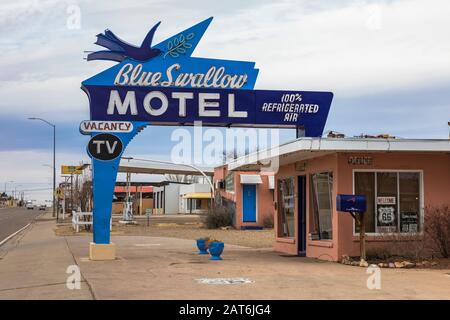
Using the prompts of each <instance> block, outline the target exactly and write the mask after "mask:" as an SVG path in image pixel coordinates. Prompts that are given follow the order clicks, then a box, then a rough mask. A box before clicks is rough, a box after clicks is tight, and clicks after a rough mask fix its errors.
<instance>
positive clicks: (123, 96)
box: [80, 17, 333, 244]
mask: <svg viewBox="0 0 450 320" xmlns="http://www.w3.org/2000/svg"><path fill="white" fill-rule="evenodd" d="M211 20H212V17H211V18H209V19H206V20H204V21H202V22H200V23H198V24H196V25H194V26H192V27H190V28H188V29H186V30H184V31H182V32H180V33H178V34H176V35H174V36H172V37H170V38H168V39H166V40H164V41H162V42H160V43H158V44H156V45H152V40H153V35H154V33H155V31H156V29H157V27H158V26H159V23H158V24H156V25H155V26H154V27H153V28H152V29H151V30H150V31H149V32H148V34H147V35H146V37H145V39H144V41H143V42H142V44H141V45H140V46H134V45H130V44H128V43H126V42H125V41H122V40H121V39H120V38H119V37H117V36H116V35H115V34H114V33H113V32H112V31H110V30H105V32H104V33H102V34H98V35H97V41H96V42H95V44H97V45H99V46H102V47H103V48H105V49H106V50H100V51H96V52H92V53H90V54H88V56H87V60H88V61H90V60H110V61H116V62H118V63H117V64H115V65H113V66H112V67H110V68H108V69H106V70H104V71H102V72H100V73H99V74H97V75H95V76H93V77H91V78H89V79H87V80H85V81H83V82H82V86H81V87H82V89H83V90H84V91H85V92H86V94H87V95H88V98H89V104H90V120H86V121H83V122H82V123H81V125H80V132H81V133H83V134H88V135H91V140H90V142H89V145H88V148H87V150H88V154H89V155H90V156H91V158H92V165H93V195H94V228H93V231H94V243H97V244H107V243H109V242H110V235H109V219H110V216H111V202H112V196H113V190H114V184H115V180H116V176H117V168H118V165H119V162H120V156H121V154H122V153H123V151H124V150H125V148H126V146H127V145H128V143H129V142H130V141H131V139H132V138H133V137H134V136H135V135H136V134H137V133H138V132H139V131H140V130H141V129H142V128H144V127H146V126H148V125H172V126H174V125H175V126H177V125H193V124H194V122H197V121H201V122H202V124H203V125H206V126H219V127H231V126H247V127H248V126H252V127H269V128H298V127H302V128H303V129H304V132H305V135H306V136H311V137H312V136H321V135H322V133H323V129H324V126H325V122H326V119H327V116H328V111H329V109H330V105H331V101H332V98H333V94H332V93H331V92H313V91H282V90H254V86H255V82H256V78H257V76H258V72H259V70H258V69H256V68H255V63H254V62H249V61H234V60H220V59H207V58H198V57H192V56H191V55H192V53H193V51H194V49H195V48H196V46H197V44H198V42H199V41H200V39H201V38H202V36H203V34H204V32H205V31H206V29H207V28H208V26H209V24H210V22H211Z"/></svg>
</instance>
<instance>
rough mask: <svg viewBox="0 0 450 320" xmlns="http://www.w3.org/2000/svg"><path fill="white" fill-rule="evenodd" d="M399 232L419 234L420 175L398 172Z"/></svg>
mask: <svg viewBox="0 0 450 320" xmlns="http://www.w3.org/2000/svg"><path fill="white" fill-rule="evenodd" d="M399 179H400V182H399V183H400V231H401V232H420V219H419V217H420V194H419V193H420V187H419V181H420V175H419V173H418V172H400V173H399Z"/></svg>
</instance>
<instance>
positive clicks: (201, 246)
mask: <svg viewBox="0 0 450 320" xmlns="http://www.w3.org/2000/svg"><path fill="white" fill-rule="evenodd" d="M197 248H198V254H208V250H207V249H208V248H207V247H206V240H205V239H197Z"/></svg>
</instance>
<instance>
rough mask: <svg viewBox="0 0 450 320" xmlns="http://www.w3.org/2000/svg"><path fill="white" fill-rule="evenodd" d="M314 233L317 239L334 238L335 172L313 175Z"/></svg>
mask: <svg viewBox="0 0 450 320" xmlns="http://www.w3.org/2000/svg"><path fill="white" fill-rule="evenodd" d="M311 180H312V183H311V186H312V197H313V201H312V202H313V214H314V228H313V229H314V232H313V233H314V234H315V237H314V238H316V239H327V240H329V239H333V228H332V226H333V225H332V214H333V209H332V208H333V205H332V199H331V196H332V188H333V174H332V173H331V172H323V173H316V174H313V175H312V176H311Z"/></svg>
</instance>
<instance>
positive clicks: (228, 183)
mask: <svg viewBox="0 0 450 320" xmlns="http://www.w3.org/2000/svg"><path fill="white" fill-rule="evenodd" d="M225 191H228V192H234V173H233V172H232V173H229V174H228V175H227V176H226V177H225Z"/></svg>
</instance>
